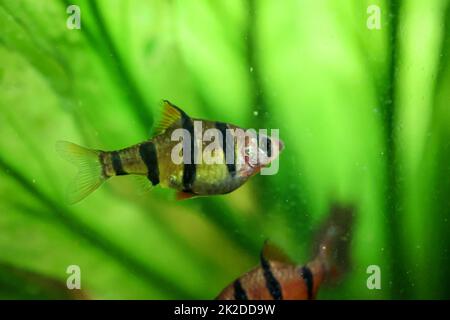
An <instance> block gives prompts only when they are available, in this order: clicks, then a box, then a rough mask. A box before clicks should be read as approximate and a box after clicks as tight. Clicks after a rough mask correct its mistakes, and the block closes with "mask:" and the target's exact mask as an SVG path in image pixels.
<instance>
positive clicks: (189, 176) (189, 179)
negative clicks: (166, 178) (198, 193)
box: [180, 110, 197, 192]
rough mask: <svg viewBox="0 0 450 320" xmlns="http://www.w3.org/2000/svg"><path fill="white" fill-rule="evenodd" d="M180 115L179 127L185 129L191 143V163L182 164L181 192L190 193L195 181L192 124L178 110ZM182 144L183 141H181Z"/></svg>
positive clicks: (187, 117)
mask: <svg viewBox="0 0 450 320" xmlns="http://www.w3.org/2000/svg"><path fill="white" fill-rule="evenodd" d="M180 113H181V127H182V128H183V129H185V130H186V131H187V132H188V133H189V135H190V142H191V154H190V156H191V159H190V160H191V161H190V163H186V161H185V159H183V161H185V163H184V167H183V191H184V192H192V185H193V184H194V181H195V176H196V170H197V167H196V164H195V150H194V146H195V139H194V123H193V122H192V119H191V118H189V116H188V115H187V114H186V113H184V112H183V111H181V110H180ZM183 143H184V140H183ZM184 154H185V153H184V150H183V156H184Z"/></svg>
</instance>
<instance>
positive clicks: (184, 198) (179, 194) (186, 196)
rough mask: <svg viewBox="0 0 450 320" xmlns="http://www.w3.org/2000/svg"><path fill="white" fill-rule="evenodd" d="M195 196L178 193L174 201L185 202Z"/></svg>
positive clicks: (187, 193) (188, 193)
mask: <svg viewBox="0 0 450 320" xmlns="http://www.w3.org/2000/svg"><path fill="white" fill-rule="evenodd" d="M195 196H196V195H195V194H194V193H190V192H183V191H178V192H177V195H176V199H177V200H187V199H190V198H192V197H195Z"/></svg>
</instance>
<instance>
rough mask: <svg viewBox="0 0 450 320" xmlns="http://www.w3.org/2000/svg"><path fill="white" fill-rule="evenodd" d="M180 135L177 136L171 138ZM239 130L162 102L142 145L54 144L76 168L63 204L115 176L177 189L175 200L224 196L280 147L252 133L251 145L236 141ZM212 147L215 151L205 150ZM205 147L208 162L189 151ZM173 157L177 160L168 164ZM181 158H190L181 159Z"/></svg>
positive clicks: (277, 142) (246, 139) (246, 140)
mask: <svg viewBox="0 0 450 320" xmlns="http://www.w3.org/2000/svg"><path fill="white" fill-rule="evenodd" d="M198 127H200V129H198ZM210 129H214V130H210ZM196 130H197V131H199V132H197V131H196ZM180 132H182V133H183V136H182V137H180V135H177V134H178V133H180ZM243 132H246V130H245V129H242V128H240V127H238V126H235V125H232V124H229V123H224V122H218V121H207V120H201V119H194V118H191V117H189V116H188V115H187V114H186V113H185V112H184V111H183V110H181V109H180V108H178V107H177V106H175V105H173V104H171V103H170V102H169V101H164V102H163V114H162V119H161V121H160V123H159V125H158V126H157V127H156V128H155V130H154V136H153V138H151V139H149V140H147V141H144V142H141V143H138V144H135V145H132V146H131V147H127V148H124V149H121V150H115V151H101V150H94V149H88V148H84V147H81V146H78V145H76V144H74V143H70V142H66V141H59V142H58V143H57V145H56V148H57V151H58V152H59V153H60V154H61V155H62V156H63V157H64V158H66V159H68V160H69V161H70V162H72V163H74V164H75V165H77V166H78V168H79V173H78V176H77V178H76V180H75V181H74V182H73V183H72V184H71V185H70V186H69V189H68V193H67V201H68V202H69V203H76V202H78V201H80V200H82V199H84V198H85V197H86V196H87V195H89V194H90V193H91V192H93V191H94V190H96V189H97V188H98V187H99V186H100V185H101V184H102V183H103V182H104V181H105V180H107V179H109V178H111V177H114V176H121V175H140V176H145V177H147V178H148V180H149V183H150V184H151V185H152V186H156V185H160V186H162V187H166V188H172V189H175V190H177V192H178V193H177V198H178V199H185V198H189V197H193V196H205V195H215V194H225V193H229V192H231V191H233V190H235V189H237V188H239V187H240V186H241V185H243V184H244V183H245V182H246V181H247V180H248V179H249V178H250V177H251V176H253V175H255V174H256V173H258V172H259V171H260V170H261V169H262V168H265V167H267V166H269V164H270V163H271V162H272V161H273V160H274V159H276V158H277V157H278V155H279V153H280V152H281V150H282V148H283V144H282V142H281V141H280V140H279V139H276V138H273V137H268V136H267V135H263V134H260V135H258V134H256V143H254V141H255V139H250V138H249V137H248V136H245V135H244V139H242V137H243ZM208 133H210V135H209V136H208V137H209V138H206V136H207V135H208ZM184 134H187V136H185V135H184ZM174 137H175V139H174ZM188 138H189V139H188ZM185 141H187V142H186V143H184V142H185ZM239 141H243V142H242V143H239ZM182 142H183V143H182ZM212 143H214V146H216V148H211V144H212ZM180 145H182V147H181V148H180ZM185 147H186V152H185ZM208 148H209V149H210V150H211V153H210V154H209V155H211V157H210V158H213V161H209V162H208V161H206V160H207V159H206V156H204V153H202V152H197V153H195V150H198V149H200V150H205V151H206V150H207V149H208ZM174 155H175V156H176V157H175V158H177V159H178V160H179V158H180V157H181V159H182V161H181V162H180V161H174ZM255 155H258V156H257V157H255ZM185 156H190V157H188V158H187V160H185ZM210 160H211V159H210Z"/></svg>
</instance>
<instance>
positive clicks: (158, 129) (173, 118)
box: [153, 100, 187, 136]
mask: <svg viewBox="0 0 450 320" xmlns="http://www.w3.org/2000/svg"><path fill="white" fill-rule="evenodd" d="M183 116H187V115H186V113H185V112H184V111H183V110H181V109H180V108H178V107H177V106H175V105H174V104H172V103H170V102H169V101H168V100H163V102H162V112H161V118H160V120H159V123H158V125H157V126H155V129H154V130H153V135H155V136H157V135H159V134H161V133H163V132H164V131H166V129H167V128H169V127H170V126H172V125H173V124H174V123H176V122H177V121H179V120H180V119H181V118H182V117H183ZM180 123H181V122H180Z"/></svg>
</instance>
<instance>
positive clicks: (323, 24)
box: [0, 0, 450, 299]
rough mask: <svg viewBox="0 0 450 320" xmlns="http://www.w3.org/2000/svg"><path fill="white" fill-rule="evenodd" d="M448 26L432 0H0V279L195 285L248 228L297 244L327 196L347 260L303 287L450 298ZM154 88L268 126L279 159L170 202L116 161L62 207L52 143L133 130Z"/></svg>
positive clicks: (150, 292)
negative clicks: (372, 269) (248, 175)
mask: <svg viewBox="0 0 450 320" xmlns="http://www.w3.org/2000/svg"><path fill="white" fill-rule="evenodd" d="M69 4H77V5H79V6H80V8H81V29H80V30H69V29H68V28H67V27H66V20H67V18H68V16H69V15H68V14H67V13H66V8H67V6H68V5H69ZM371 4H376V5H378V6H379V7H380V8H381V29H379V30H370V29H368V28H367V26H366V23H367V19H368V17H369V14H368V13H367V8H368V6H369V5H371ZM449 35H450V2H449V1H448V0H430V1H419V0H403V1H380V0H373V1H361V0H349V1H339V0H334V1H329V0H320V1H318V0H309V1H306V0H305V1H294V0H287V1H273V0H270V1H269V0H242V1H238V0H217V1H212V0H209V1H206V0H205V1H194V0H192V1H175V0H172V1H168V0H164V1H163V0H152V1H148V0H129V1H125V0H103V1H87V0H86V1H70V2H69V1H57V0H52V1H32V0H27V1H16V0H0V133H1V135H0V137H1V138H0V151H1V152H0V298H76V297H77V296H76V295H75V294H73V293H72V292H69V291H68V290H67V289H65V282H66V278H67V276H68V275H67V274H66V268H67V267H68V266H69V265H72V264H76V265H79V266H80V268H81V285H82V289H83V293H84V295H85V297H88V298H92V299H104V298H107V299H109V298H111V299H119V298H124V299H147V298H148V299H169V298H194V299H197V298H203V299H211V298H214V297H215V296H216V295H217V294H218V293H219V292H220V291H221V290H222V289H223V288H224V287H225V286H226V285H228V284H229V283H230V282H231V281H232V280H234V279H235V278H236V277H237V276H239V275H241V274H242V273H244V272H245V271H247V270H248V269H249V268H251V267H253V266H254V265H256V264H257V263H258V255H259V252H260V249H261V247H262V244H263V242H264V240H265V239H271V240H272V241H273V242H275V243H277V244H279V245H280V246H281V247H283V248H284V249H285V250H286V251H287V252H288V253H289V254H290V255H291V256H292V257H293V258H294V259H296V260H297V261H299V262H307V261H308V260H309V259H311V258H312V257H311V241H312V237H313V235H314V230H315V228H316V226H317V225H318V223H320V221H322V220H323V218H325V216H326V214H327V210H328V208H329V205H330V203H331V202H332V201H338V202H343V203H351V204H354V205H355V206H356V207H357V208H358V212H357V214H358V215H357V222H356V224H355V226H354V228H353V230H352V231H353V235H354V240H353V243H352V259H353V269H352V271H351V272H349V273H348V274H347V276H346V277H345V278H343V279H342V281H341V283H339V284H338V285H336V286H334V287H331V288H329V287H322V288H321V289H320V292H319V296H318V297H319V298H322V299H325V298H329V299H400V298H405V299H418V298H425V299H433V298H447V299H448V298H450V283H449V279H450V273H449V272H450V271H449V263H450V259H449V258H450V252H449V247H450V233H449V230H450V228H449V226H450V223H449V218H450V200H449V195H450V160H449V158H450V142H449V141H450V139H449V138H450V126H449V124H450V108H449V101H450V63H449V62H450V56H449V50H450V36H449ZM161 99H169V100H170V101H172V102H173V103H175V104H176V105H178V106H180V107H182V108H183V109H184V110H185V111H186V112H187V113H188V114H190V115H192V116H195V117H199V118H204V119H211V120H220V121H226V122H230V123H233V124H237V125H240V126H243V127H253V128H279V129H280V137H281V139H283V140H284V142H285V145H286V149H285V150H284V152H283V153H282V155H281V158H280V171H279V173H278V174H277V175H274V176H256V177H254V178H253V179H252V180H250V182H249V183H247V184H246V185H245V186H243V187H242V188H240V189H238V190H237V191H235V192H233V193H231V194H229V195H224V196H215V197H210V198H197V199H192V200H188V201H182V202H177V201H175V200H174V197H173V193H172V191H170V190H162V189H159V188H158V189H155V190H152V191H151V192H148V193H146V194H144V195H142V194H141V192H140V191H139V186H138V185H137V184H136V183H135V181H134V179H132V178H131V177H118V178H115V179H112V180H111V181H108V182H107V183H106V184H105V185H104V186H102V187H101V188H100V189H99V190H98V191H96V192H95V193H93V194H92V195H90V196H89V197H88V198H86V199H85V200H84V201H82V202H81V203H79V204H77V205H74V206H67V205H66V204H65V203H64V201H63V194H64V190H65V188H66V186H67V184H68V182H69V180H70V179H73V176H74V175H75V173H76V172H75V171H76V169H75V168H74V167H72V165H71V164H69V163H67V162H66V161H64V160H63V159H61V158H60V157H59V156H58V155H57V154H56V152H55V142H56V141H57V140H68V141H73V142H75V143H79V144H81V145H84V146H88V147H92V148H98V149H105V150H112V149H119V148H122V147H125V146H128V145H131V144H134V143H137V142H140V141H142V140H145V139H147V138H148V137H149V135H150V132H151V128H152V125H153V123H154V119H155V118H156V117H157V112H158V109H159V101H160V100H161ZM369 265H379V266H380V268H381V282H382V287H381V290H369V289H368V288H367V286H366V280H367V278H368V276H369V275H368V274H367V273H366V269H367V267H368V266H369Z"/></svg>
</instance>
